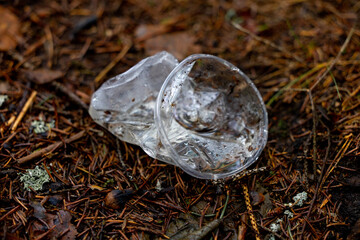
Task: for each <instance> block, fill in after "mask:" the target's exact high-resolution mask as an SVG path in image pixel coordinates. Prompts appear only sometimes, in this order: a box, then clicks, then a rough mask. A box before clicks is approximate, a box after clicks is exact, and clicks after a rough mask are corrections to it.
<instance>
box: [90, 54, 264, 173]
mask: <svg viewBox="0 0 360 240" xmlns="http://www.w3.org/2000/svg"><path fill="white" fill-rule="evenodd" d="M89 112H90V115H91V117H92V118H93V119H94V120H95V121H96V122H97V123H98V124H100V125H101V126H103V127H105V128H107V129H108V130H109V131H110V132H111V133H113V134H114V135H115V136H117V137H118V138H119V139H121V140H123V141H126V142H129V143H132V144H136V145H139V146H140V147H141V148H142V149H143V150H144V151H145V152H146V153H147V154H148V155H149V156H151V157H153V158H156V159H159V160H161V161H164V162H167V163H169V164H174V165H176V166H179V167H180V168H182V169H183V170H184V171H185V172H187V173H188V174H190V175H192V176H194V177H197V178H203V179H215V180H216V179H221V178H226V177H231V176H233V175H235V174H236V173H239V172H241V171H243V170H244V169H246V168H247V167H249V166H250V165H251V164H252V163H254V162H255V161H256V160H257V159H258V157H259V155H260V153H261V151H262V150H263V148H264V147H265V144H266V141H267V125H268V119H267V112H266V108H265V105H264V102H263V100H262V98H261V95H260V93H259V92H258V90H257V89H256V87H255V85H254V84H253V82H252V81H251V80H250V79H249V78H248V77H247V76H246V75H245V74H244V73H243V72H242V71H241V70H240V69H238V68H237V67H235V66H234V65H232V64H231V63H229V62H227V61H225V60H223V59H221V58H218V57H215V56H212V55H206V54H195V55H191V56H189V57H187V58H186V59H184V60H183V61H182V62H180V63H179V62H178V60H177V59H176V58H175V57H174V56H173V55H171V54H170V53H168V52H160V53H158V54H156V55H154V56H151V57H148V58H146V59H144V60H142V61H140V62H139V63H138V64H136V65H135V66H134V67H132V68H131V69H129V70H128V71H126V72H124V73H122V74H120V75H117V76H115V77H114V78H111V79H109V80H108V81H106V82H105V83H104V84H103V85H102V86H101V87H100V88H99V89H98V90H97V91H96V92H95V93H94V94H93V96H92V100H91V105H90V109H89Z"/></svg>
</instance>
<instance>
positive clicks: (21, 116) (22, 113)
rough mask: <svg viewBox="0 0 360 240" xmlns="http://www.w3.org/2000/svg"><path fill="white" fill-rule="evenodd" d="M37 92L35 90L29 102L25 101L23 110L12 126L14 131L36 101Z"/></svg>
mask: <svg viewBox="0 0 360 240" xmlns="http://www.w3.org/2000/svg"><path fill="white" fill-rule="evenodd" d="M36 94H37V92H36V91H33V92H32V93H31V95H30V97H29V99H28V100H27V102H26V103H25V105H24V107H23V109H22V110H21V112H20V113H19V115H18V117H17V118H16V120H15V122H14V125H13V126H12V127H11V131H12V132H14V131H15V130H16V128H17V126H18V125H19V123H20V121H21V119H22V118H23V117H24V115H25V113H26V112H27V110H28V109H29V107H30V106H31V104H32V102H33V101H34V99H35V97H36Z"/></svg>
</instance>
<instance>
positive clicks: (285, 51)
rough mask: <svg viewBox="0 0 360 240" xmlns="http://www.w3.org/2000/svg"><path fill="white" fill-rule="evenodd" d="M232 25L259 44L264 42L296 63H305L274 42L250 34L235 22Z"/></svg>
mask: <svg viewBox="0 0 360 240" xmlns="http://www.w3.org/2000/svg"><path fill="white" fill-rule="evenodd" d="M231 24H232V25H233V26H234V27H235V28H236V29H237V30H240V31H242V32H244V33H246V34H248V35H250V36H251V37H252V38H254V39H255V40H257V41H259V42H262V43H265V44H266V45H269V46H271V47H273V48H275V49H277V50H279V51H281V52H283V53H285V54H286V55H288V56H290V57H292V58H294V59H295V60H296V61H298V62H304V60H303V59H302V58H300V57H298V56H296V55H295V54H293V53H291V52H290V51H288V50H286V49H285V48H283V47H280V46H278V45H276V44H274V43H272V42H270V41H269V40H267V39H265V38H261V37H259V36H257V35H256V34H254V33H252V32H250V31H249V30H247V29H246V28H243V27H242V26H240V25H239V24H237V23H235V22H231Z"/></svg>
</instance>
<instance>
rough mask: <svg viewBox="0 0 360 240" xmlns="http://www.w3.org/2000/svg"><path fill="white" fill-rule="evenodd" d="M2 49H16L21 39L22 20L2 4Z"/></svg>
mask: <svg viewBox="0 0 360 240" xmlns="http://www.w3.org/2000/svg"><path fill="white" fill-rule="evenodd" d="M0 36H1V37H0V51H8V50H11V49H14V48H15V47H16V45H17V43H18V41H19V40H20V39H21V34H20V21H19V19H18V17H17V16H15V15H14V14H13V13H12V12H11V11H10V10H9V9H7V8H4V7H1V6H0Z"/></svg>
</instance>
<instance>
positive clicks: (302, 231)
mask: <svg viewBox="0 0 360 240" xmlns="http://www.w3.org/2000/svg"><path fill="white" fill-rule="evenodd" d="M324 126H325V127H326V129H327V132H328V136H327V137H328V146H327V148H326V153H325V157H324V159H323V163H322V168H321V173H320V177H319V179H318V181H317V184H316V190H315V193H314V197H313V199H312V201H311V204H310V207H309V210H308V213H307V214H306V217H305V219H306V220H308V219H309V216H310V214H311V211H312V209H313V207H314V204H315V201H316V197H317V195H318V192H319V190H320V187H321V182H322V179H323V177H324V174H325V166H326V161H327V159H328V157H329V152H330V147H331V140H330V129H329V128H328V127H327V126H326V125H325V124H324ZM306 223H307V221H304V224H303V227H302V230H301V234H300V239H301V238H302V237H303V235H304V231H305V227H306Z"/></svg>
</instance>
